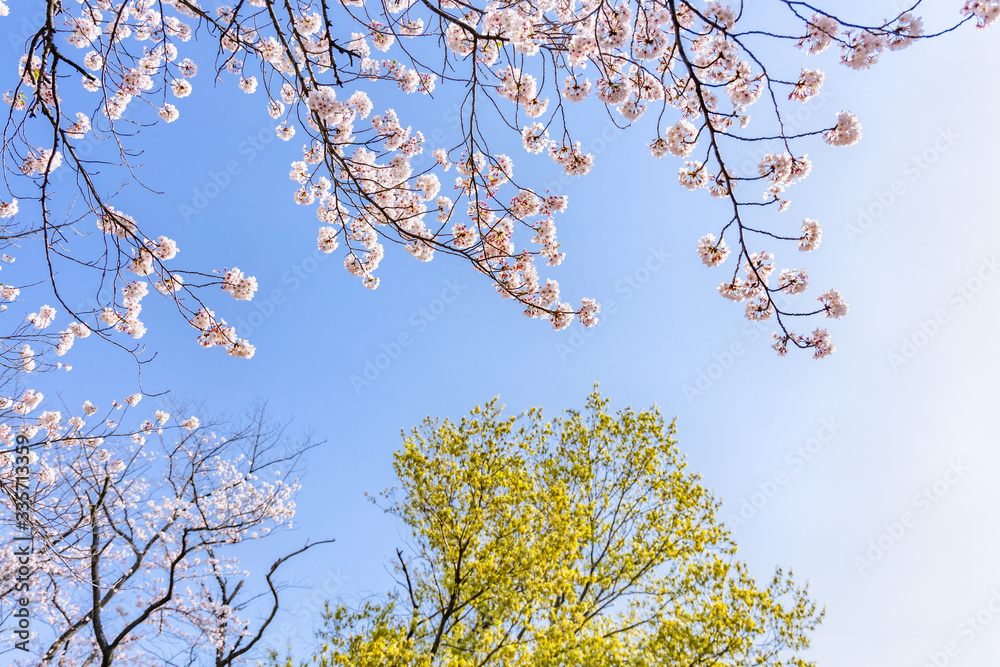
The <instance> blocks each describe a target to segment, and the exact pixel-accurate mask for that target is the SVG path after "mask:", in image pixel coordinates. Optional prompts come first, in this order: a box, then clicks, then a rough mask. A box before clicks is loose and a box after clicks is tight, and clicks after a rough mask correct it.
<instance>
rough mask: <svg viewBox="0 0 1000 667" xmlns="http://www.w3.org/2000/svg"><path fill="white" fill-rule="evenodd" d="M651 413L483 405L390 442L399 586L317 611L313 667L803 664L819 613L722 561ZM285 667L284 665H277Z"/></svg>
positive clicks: (778, 575) (712, 503)
mask: <svg viewBox="0 0 1000 667" xmlns="http://www.w3.org/2000/svg"><path fill="white" fill-rule="evenodd" d="M674 432H675V428H674V424H673V423H669V424H668V423H667V422H666V421H665V420H664V418H663V417H662V415H661V414H660V412H659V410H658V409H657V408H656V407H653V408H650V409H648V410H640V411H638V412H636V411H633V410H631V409H625V410H621V411H618V412H616V413H612V412H610V411H609V409H608V399H606V398H603V397H602V396H601V395H600V394H599V393H598V392H597V390H596V389H595V390H594V392H593V393H592V394H591V395H590V396H589V398H588V400H587V404H586V409H585V410H583V411H581V412H577V411H573V410H570V411H567V412H566V413H565V415H563V416H561V417H556V418H552V419H549V418H547V417H546V416H545V415H544V414H543V411H542V410H541V409H531V410H529V411H527V412H525V413H524V414H522V415H520V416H516V417H515V416H509V417H508V416H505V415H504V414H503V406H502V405H500V404H499V402H498V400H496V399H494V400H492V401H489V402H488V403H486V404H485V405H482V406H477V407H476V408H474V409H473V410H472V411H471V413H470V414H469V415H468V416H467V417H463V418H462V419H461V421H459V422H453V421H451V420H448V419H445V420H443V421H442V420H437V419H430V418H428V419H427V420H426V421H425V422H424V423H423V424H422V425H421V426H420V427H418V428H414V429H413V430H412V432H410V433H409V434H404V443H403V448H402V449H401V450H400V451H399V452H397V453H396V455H395V470H396V474H397V476H398V479H399V484H398V486H396V487H394V488H392V489H389V490H387V491H385V492H383V493H382V494H381V495H380V496H379V498H377V499H374V500H375V501H376V502H378V503H379V504H380V505H381V506H382V507H384V509H385V511H386V512H388V513H389V514H391V515H393V516H395V517H396V518H398V519H399V520H400V521H401V522H402V524H403V526H404V532H405V533H407V534H408V537H409V540H408V545H407V547H406V548H405V549H400V550H399V551H398V552H397V557H398V560H397V562H396V568H395V569H396V574H397V578H396V584H397V585H396V587H395V588H394V589H393V590H392V591H391V592H389V593H387V594H386V595H385V596H384V597H383V598H381V599H377V600H367V601H366V602H364V604H362V605H360V606H358V607H348V606H346V605H337V606H334V607H328V612H327V615H326V619H325V621H326V623H325V628H324V630H323V631H321V633H320V638H321V642H322V643H321V646H320V647H319V648H318V650H317V652H316V653H315V655H314V657H313V660H314V661H317V662H318V663H319V664H322V665H344V666H347V665H350V666H351V667H374V666H376V665H379V666H383V665H384V666H388V665H421V666H427V667H429V666H431V665H441V666H445V665H446V666H449V667H459V666H462V667H472V666H477V667H488V666H491V665H497V666H499V665H511V666H513V665H537V666H538V667H543V666H545V667H551V666H553V665H566V666H570V665H587V666H593V667H604V666H607V667H611V666H615V667H624V666H626V665H627V666H634V667H640V666H643V667H645V666H649V667H652V666H654V665H678V666H680V665H767V666H773V667H779V666H783V665H799V666H803V665H809V664H811V663H809V662H807V661H806V660H805V659H804V658H802V657H801V654H800V652H801V650H802V649H804V648H806V647H807V646H808V644H809V638H808V633H809V631H811V630H812V629H813V628H815V627H816V626H817V625H818V624H819V622H820V620H821V618H822V615H823V613H822V611H820V610H819V609H818V608H817V605H816V603H815V602H813V601H812V600H810V598H809V596H808V586H799V585H797V584H796V583H795V582H794V581H793V577H792V572H791V571H789V572H787V573H786V572H785V571H783V570H782V569H780V568H779V569H777V570H776V571H775V572H774V575H773V577H772V578H770V580H768V581H766V582H764V583H758V582H757V581H756V580H755V578H754V577H753V576H752V575H751V573H750V572H749V570H748V568H747V566H746V565H745V564H744V563H742V562H740V561H739V560H738V559H737V558H736V545H735V544H734V542H733V541H732V539H731V538H730V536H729V533H728V532H727V530H726V528H725V527H724V526H723V525H722V523H721V522H720V521H719V518H718V509H719V502H718V501H717V500H716V499H715V498H714V497H713V495H712V493H711V492H710V491H709V490H708V489H706V488H705V487H704V486H703V485H702V484H701V480H700V478H699V475H697V474H695V473H692V472H689V471H688V470H687V465H686V463H685V461H684V459H683V457H682V456H681V454H680V452H679V451H678V448H677V443H676V441H675V439H674ZM273 664H275V665H277V664H286V665H292V664H294V662H293V660H292V659H291V658H288V659H287V660H286V661H285V662H283V663H281V662H280V661H279V660H278V658H277V657H276V656H275V657H274V658H273Z"/></svg>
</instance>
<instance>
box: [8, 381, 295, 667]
mask: <svg viewBox="0 0 1000 667" xmlns="http://www.w3.org/2000/svg"><path fill="white" fill-rule="evenodd" d="M140 398H141V397H140V396H139V395H138V394H135V395H133V396H130V397H128V398H127V399H125V401H123V403H118V402H117V401H115V402H114V404H113V405H112V406H111V407H109V408H108V409H107V410H106V411H101V412H103V413H104V416H103V418H102V417H98V416H96V415H97V413H98V409H97V407H95V406H94V405H92V404H91V403H90V402H89V401H88V402H87V403H85V404H84V406H83V408H82V411H81V415H80V416H74V417H70V418H68V419H67V418H66V417H64V416H63V414H62V413H61V412H59V411H53V410H48V411H45V412H42V413H41V414H40V415H39V416H38V417H37V418H33V417H29V416H28V413H30V412H31V411H32V410H33V409H34V408H35V407H36V406H37V404H38V403H39V402H41V400H42V397H41V396H40V395H39V394H37V392H31V393H29V395H28V396H27V397H26V398H25V399H22V400H21V401H16V402H11V401H7V402H6V404H5V408H6V414H4V415H2V421H0V435H2V436H3V439H4V440H5V441H7V442H8V444H9V441H10V440H12V439H13V438H11V437H10V436H11V433H12V429H11V425H12V424H15V425H16V422H18V421H20V422H21V427H20V429H18V430H19V431H20V437H18V443H17V444H18V445H21V444H22V443H23V442H25V441H28V438H29V437H30V441H29V442H30V445H24V446H20V447H18V448H17V449H14V448H13V447H11V448H9V449H8V448H6V447H5V450H4V451H3V453H0V490H2V491H3V494H2V495H0V502H2V505H3V507H2V512H0V535H2V536H3V545H4V547H3V549H4V558H3V561H2V564H0V599H2V600H3V601H4V603H3V605H2V606H0V623H2V624H3V625H4V627H8V628H9V627H13V626H14V625H15V623H14V622H15V621H16V620H17V619H12V613H13V612H14V611H16V610H17V609H19V608H21V607H22V606H26V607H27V608H28V609H29V610H30V613H31V616H32V628H31V629H32V631H33V632H32V635H33V636H32V638H31V641H30V642H28V643H27V648H30V649H31V651H32V652H31V654H26V653H23V652H22V651H21V650H19V649H17V648H16V646H15V642H13V641H11V642H6V643H5V646H4V647H3V652H4V653H6V658H8V659H9V660H12V662H11V663H10V664H15V665H50V664H51V665H65V666H67V667H68V666H72V665H80V666H82V665H101V666H107V665H112V664H115V665H117V664H129V665H159V666H161V667H162V666H163V665H216V666H217V667H221V666H223V665H232V664H240V663H241V662H244V661H246V659H247V657H248V654H249V655H253V654H252V653H250V652H251V651H252V649H253V648H254V646H255V645H256V644H257V643H258V642H259V640H260V639H261V637H262V635H263V633H264V631H265V630H266V629H267V628H268V626H269V625H270V624H271V622H272V621H273V620H274V618H275V615H276V614H277V613H278V610H279V591H280V589H281V588H282V584H281V582H280V581H279V580H278V579H276V578H275V576H276V573H277V571H278V569H279V568H280V567H281V565H282V564H283V563H285V562H287V561H288V560H289V559H292V558H294V557H295V556H297V555H299V554H301V553H302V552H304V551H306V550H307V549H309V548H311V547H312V546H314V544H306V545H305V546H304V547H302V548H300V549H298V550H294V551H291V552H286V553H283V554H282V555H281V556H280V557H278V558H277V559H276V560H275V561H274V563H273V565H272V566H271V567H270V569H269V570H267V571H266V572H264V573H263V576H257V577H254V578H252V577H251V576H250V573H249V572H247V571H245V570H244V569H243V568H242V567H240V564H239V561H238V560H237V557H238V555H239V554H240V553H241V551H240V543H248V544H244V545H243V548H246V547H247V546H249V544H256V543H257V542H258V541H259V540H262V539H266V538H268V537H269V536H270V535H272V534H274V533H273V532H272V531H274V530H275V529H280V528H282V527H284V526H290V525H291V520H292V517H293V516H294V514H295V502H294V497H295V494H296V492H297V491H298V489H299V483H298V480H297V478H296V476H295V475H296V473H297V471H298V469H299V467H300V466H299V463H300V458H301V456H302V454H303V453H304V452H305V451H306V450H308V449H309V448H310V447H311V446H312V444H311V443H310V441H309V439H308V438H306V439H301V438H291V437H289V434H288V433H287V424H283V423H278V422H275V421H274V420H273V419H272V418H271V417H270V416H269V415H268V413H267V411H266V410H265V408H264V406H263V405H258V406H255V407H254V408H252V409H251V410H249V411H248V412H247V413H246V414H245V415H244V416H243V417H241V418H231V419H230V418H223V419H217V420H209V419H208V418H206V416H205V415H204V410H203V409H200V408H199V407H198V406H191V405H184V404H180V403H175V404H173V407H172V408H170V409H169V412H168V411H167V410H156V411H155V413H154V414H152V415H149V418H148V419H146V420H143V421H142V422H141V423H140V422H139V420H138V419H136V418H135V415H134V411H135V410H136V408H135V407H134V406H135V405H136V404H138V402H139V400H140ZM25 400H27V401H28V403H27V404H26V403H25ZM130 410H131V411H132V412H133V414H129V412H130ZM119 411H121V412H119ZM197 415H201V416H200V417H199V416H197ZM15 428H17V427H16V426H15ZM18 477H21V478H22V480H21V481H23V482H24V483H23V484H22V483H20V482H19V480H18ZM25 535H28V536H30V537H31V542H30V544H31V547H32V549H31V554H30V556H29V557H28V560H29V563H28V570H29V571H30V572H29V574H28V575H27V577H24V576H20V577H19V576H18V572H19V567H20V565H19V563H18V558H17V557H16V556H15V553H14V551H15V549H18V548H20V547H22V546H23V545H24V544H25V542H23V541H19V540H15V539H14V538H15V537H16V536H22V537H23V536H25ZM22 562H23V561H22ZM255 579H256V580H255ZM24 582H27V584H28V588H27V589H25V588H24V587H23V585H22V584H23V583H24ZM21 597H26V598H27V600H28V604H27V605H19V603H18V602H17V600H18V599H19V598H21ZM45 626H48V627H47V628H46V627H45ZM39 630H41V631H40V632H39Z"/></svg>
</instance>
